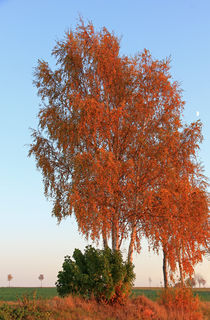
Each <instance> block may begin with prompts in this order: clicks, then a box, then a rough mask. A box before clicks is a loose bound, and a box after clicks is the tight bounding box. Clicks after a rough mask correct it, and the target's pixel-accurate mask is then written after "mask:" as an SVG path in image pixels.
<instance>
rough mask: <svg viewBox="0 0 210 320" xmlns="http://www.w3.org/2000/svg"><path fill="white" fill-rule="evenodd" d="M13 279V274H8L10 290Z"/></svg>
mask: <svg viewBox="0 0 210 320" xmlns="http://www.w3.org/2000/svg"><path fill="white" fill-rule="evenodd" d="M12 279H13V276H12V275H11V274H8V276H7V280H8V281H9V288H10V281H11V280H12Z"/></svg>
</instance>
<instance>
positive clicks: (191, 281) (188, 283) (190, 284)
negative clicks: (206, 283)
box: [185, 277, 196, 288]
mask: <svg viewBox="0 0 210 320" xmlns="http://www.w3.org/2000/svg"><path fill="white" fill-rule="evenodd" d="M185 284H186V286H187V287H191V288H194V287H195V285H196V281H195V279H194V278H190V277H189V278H187V280H185Z"/></svg>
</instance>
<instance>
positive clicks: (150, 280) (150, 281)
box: [148, 277, 152, 287]
mask: <svg viewBox="0 0 210 320" xmlns="http://www.w3.org/2000/svg"><path fill="white" fill-rule="evenodd" d="M148 280H149V286H150V287H151V283H152V279H151V278H150V277H149V279H148Z"/></svg>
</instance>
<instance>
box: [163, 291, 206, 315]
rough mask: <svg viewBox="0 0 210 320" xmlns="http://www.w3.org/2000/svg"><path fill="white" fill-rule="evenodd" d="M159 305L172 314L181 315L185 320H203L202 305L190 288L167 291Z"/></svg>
mask: <svg viewBox="0 0 210 320" xmlns="http://www.w3.org/2000/svg"><path fill="white" fill-rule="evenodd" d="M159 303H160V304H162V305H164V306H165V307H166V309H167V310H168V311H169V312H170V314H171V315H173V313H175V314H177V313H178V314H179V316H180V318H181V319H183V320H188V319H189V320H202V319H203V314H202V312H201V304H200V300H199V298H198V297H194V296H193V293H192V290H191V289H189V288H176V289H166V290H165V291H164V292H163V293H162V294H161V296H160V299H159ZM175 319H176V317H175Z"/></svg>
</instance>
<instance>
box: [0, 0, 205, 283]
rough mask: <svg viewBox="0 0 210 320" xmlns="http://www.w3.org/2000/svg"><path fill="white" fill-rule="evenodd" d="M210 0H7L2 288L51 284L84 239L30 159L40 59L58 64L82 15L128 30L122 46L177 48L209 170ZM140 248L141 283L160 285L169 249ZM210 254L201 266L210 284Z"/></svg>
mask: <svg viewBox="0 0 210 320" xmlns="http://www.w3.org/2000/svg"><path fill="white" fill-rule="evenodd" d="M209 12H210V2H209V0H200V1H197V0H171V1H169V0H129V1H128V0H126V1H125V0H100V1H99V0H77V1H75V0H59V1H58V0H56V1H55V0H44V1H43V0H36V1H28V0H0V150H1V160H0V161H1V166H0V217H1V225H0V259H1V263H0V286H6V285H7V274H8V273H11V274H12V275H13V276H14V279H13V280H12V283H11V284H12V285H13V286H38V285H39V280H38V276H39V274H40V273H43V274H44V276H45V280H44V281H43V285H46V286H48V285H49V286H53V285H54V283H55V281H56V276H57V273H58V270H59V269H60V268H61V265H62V262H63V258H64V256H65V255H67V254H70V255H71V254H72V253H73V250H74V248H75V247H78V248H81V249H83V248H84V247H85V245H86V244H87V242H86V241H85V240H84V238H83V237H82V236H81V235H79V234H78V232H77V226H76V223H75V221H74V219H72V218H69V219H67V220H65V221H63V223H61V225H60V226H58V225H57V224H56V219H55V218H52V217H51V204H50V203H49V202H47V200H46V199H45V198H44V195H43V185H42V176H41V173H40V172H38V171H37V170H36V166H35V161H34V159H33V158H30V159H29V158H27V153H28V147H27V144H29V143H30V142H31V138H30V131H29V127H36V125H37V113H38V110H39V103H40V101H39V98H38V97H37V95H36V89H35V88H34V87H33V85H32V81H33V68H34V67H35V66H36V64H37V60H38V59H40V58H41V59H45V60H47V61H49V62H53V60H52V57H51V50H52V48H53V46H54V45H55V40H59V39H61V38H63V37H64V33H65V31H67V30H68V29H69V28H74V27H75V25H76V23H77V21H78V16H79V15H82V16H83V18H84V19H85V21H87V20H92V22H93V24H94V25H95V26H96V28H101V27H103V26H106V27H107V28H108V29H109V30H110V31H112V30H113V31H114V32H115V33H116V34H117V35H118V36H122V41H121V52H122V53H123V54H127V55H133V54H135V53H137V52H138V51H142V50H143V48H147V49H149V50H150V51H151V53H152V55H153V56H154V57H156V58H159V59H162V58H164V57H166V56H169V55H171V57H172V63H171V67H172V69H171V73H172V75H173V77H174V79H175V80H177V81H179V82H180V83H181V87H182V89H183V90H184V92H183V97H184V100H185V101H186V106H185V112H184V120H185V121H186V122H190V121H194V120H197V119H198V117H197V116H196V112H197V111H199V118H200V119H201V121H202V122H203V125H204V127H203V134H204V141H203V144H202V147H201V150H200V153H199V154H200V159H201V161H202V162H203V164H204V166H205V174H206V175H207V176H209V174H210V161H209V157H210V148H209V144H210V126H209V124H210V111H209V110H210V76H209V75H210V19H209ZM142 247H143V248H142V253H141V254H140V255H135V259H134V263H135V265H136V268H135V271H136V285H148V284H149V283H148V278H149V277H151V279H152V285H154V286H156V285H160V281H162V255H160V256H159V257H158V256H155V255H153V254H152V253H148V252H147V249H146V248H147V245H146V242H145V241H143V243H142ZM209 264H210V262H208V261H207V260H205V261H204V262H203V263H202V264H201V265H199V266H198V267H197V268H196V271H197V272H199V273H201V274H202V275H203V276H204V278H205V279H206V280H207V281H208V286H210V274H209V273H210V272H208V271H209V270H210V268H209V267H210V265H209Z"/></svg>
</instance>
